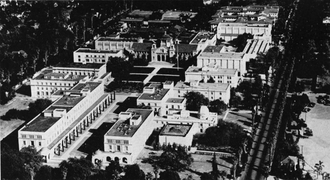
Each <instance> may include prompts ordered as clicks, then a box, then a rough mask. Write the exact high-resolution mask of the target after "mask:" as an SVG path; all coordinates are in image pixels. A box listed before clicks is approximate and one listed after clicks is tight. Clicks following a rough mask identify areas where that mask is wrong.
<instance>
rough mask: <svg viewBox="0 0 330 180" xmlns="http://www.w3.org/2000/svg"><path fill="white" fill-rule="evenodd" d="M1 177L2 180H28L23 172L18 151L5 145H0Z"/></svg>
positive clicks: (26, 174) (22, 164)
mask: <svg viewBox="0 0 330 180" xmlns="http://www.w3.org/2000/svg"><path fill="white" fill-rule="evenodd" d="M1 145H2V146H1V162H2V166H1V175H2V178H4V179H30V176H29V174H28V173H26V172H25V169H24V162H23V159H22V158H21V156H20V153H19V151H18V150H14V149H11V148H10V147H9V146H8V145H7V144H5V143H2V144H1Z"/></svg>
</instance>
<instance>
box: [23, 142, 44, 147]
mask: <svg viewBox="0 0 330 180" xmlns="http://www.w3.org/2000/svg"><path fill="white" fill-rule="evenodd" d="M23 145H24V146H26V145H27V143H26V141H23ZM29 145H31V146H35V144H34V141H31V144H29ZM38 145H39V146H41V141H39V143H38Z"/></svg>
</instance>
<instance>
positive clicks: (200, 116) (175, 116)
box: [155, 106, 218, 143]
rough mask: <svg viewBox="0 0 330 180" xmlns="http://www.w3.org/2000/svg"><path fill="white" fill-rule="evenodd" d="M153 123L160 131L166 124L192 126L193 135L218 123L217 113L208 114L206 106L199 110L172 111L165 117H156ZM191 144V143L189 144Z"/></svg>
mask: <svg viewBox="0 0 330 180" xmlns="http://www.w3.org/2000/svg"><path fill="white" fill-rule="evenodd" d="M155 122H156V125H157V128H158V129H161V128H162V127H163V126H164V125H167V124H184V125H194V127H193V128H192V131H193V134H196V133H204V132H205V130H206V129H207V128H209V127H211V126H216V125H217V123H218V115H217V113H214V112H210V111H209V109H208V108H207V106H201V108H200V110H199V111H198V112H197V111H188V110H184V109H182V110H172V111H170V112H168V114H166V115H165V116H156V117H155ZM190 143H191V142H190Z"/></svg>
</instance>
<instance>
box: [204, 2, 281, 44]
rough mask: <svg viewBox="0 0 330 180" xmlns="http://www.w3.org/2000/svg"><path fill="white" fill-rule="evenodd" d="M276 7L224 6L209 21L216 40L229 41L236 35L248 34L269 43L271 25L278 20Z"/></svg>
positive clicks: (277, 8)
mask: <svg viewBox="0 0 330 180" xmlns="http://www.w3.org/2000/svg"><path fill="white" fill-rule="evenodd" d="M278 13H279V7H278V6H264V5H250V6H245V7H243V6H225V7H222V8H221V9H220V10H218V11H217V12H216V13H215V14H214V15H213V16H212V18H213V19H212V20H211V21H209V22H210V24H211V28H212V29H214V30H216V31H217V38H218V39H224V40H225V41H231V40H233V39H235V38H236V37H237V36H238V35H240V34H244V33H250V34H252V35H258V36H262V37H263V38H264V39H267V40H269V41H271V31H272V25H273V23H275V22H276V20H277V18H278Z"/></svg>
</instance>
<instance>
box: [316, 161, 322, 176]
mask: <svg viewBox="0 0 330 180" xmlns="http://www.w3.org/2000/svg"><path fill="white" fill-rule="evenodd" d="M323 167H324V165H323V161H319V162H318V163H315V165H314V168H315V172H316V173H317V177H319V175H321V174H322V171H323Z"/></svg>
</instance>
